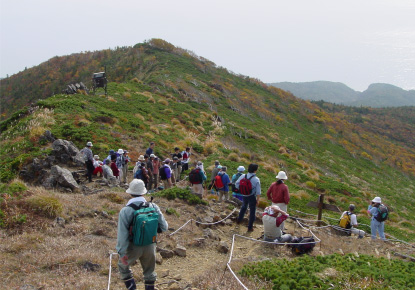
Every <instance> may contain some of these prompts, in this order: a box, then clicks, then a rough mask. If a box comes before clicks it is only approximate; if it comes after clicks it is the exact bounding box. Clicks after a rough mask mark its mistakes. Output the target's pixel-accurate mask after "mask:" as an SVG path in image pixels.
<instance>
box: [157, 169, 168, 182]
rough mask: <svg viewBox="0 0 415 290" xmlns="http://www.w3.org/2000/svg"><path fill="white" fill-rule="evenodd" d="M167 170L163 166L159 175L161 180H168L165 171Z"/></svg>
mask: <svg viewBox="0 0 415 290" xmlns="http://www.w3.org/2000/svg"><path fill="white" fill-rule="evenodd" d="M165 168H166V167H165V166H162V167H160V169H159V175H160V179H161V180H166V179H167V176H166V170H164V169H165Z"/></svg>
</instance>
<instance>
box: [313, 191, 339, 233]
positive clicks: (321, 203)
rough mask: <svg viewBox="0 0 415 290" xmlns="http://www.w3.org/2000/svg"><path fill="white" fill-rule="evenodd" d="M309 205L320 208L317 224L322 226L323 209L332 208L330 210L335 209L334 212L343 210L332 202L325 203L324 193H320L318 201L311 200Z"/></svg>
mask: <svg viewBox="0 0 415 290" xmlns="http://www.w3.org/2000/svg"><path fill="white" fill-rule="evenodd" d="M307 206H309V207H314V208H318V216H317V225H318V226H320V224H321V222H320V221H321V216H322V213H323V209H325V210H330V211H334V212H341V210H340V209H339V208H338V207H337V206H335V205H332V204H327V203H324V194H320V196H319V198H318V202H315V201H310V202H308V203H307Z"/></svg>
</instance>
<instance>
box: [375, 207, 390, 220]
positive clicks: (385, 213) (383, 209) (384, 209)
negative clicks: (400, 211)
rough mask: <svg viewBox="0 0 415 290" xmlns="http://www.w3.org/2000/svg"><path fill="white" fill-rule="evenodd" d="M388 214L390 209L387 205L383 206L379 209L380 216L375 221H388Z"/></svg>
mask: <svg viewBox="0 0 415 290" xmlns="http://www.w3.org/2000/svg"><path fill="white" fill-rule="evenodd" d="M388 214H389V212H388V208H387V207H386V206H385V205H383V204H381V205H380V206H379V207H378V214H377V215H376V216H375V219H376V220H377V221H378V222H384V221H386V220H387V219H388Z"/></svg>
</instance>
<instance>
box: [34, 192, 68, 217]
mask: <svg viewBox="0 0 415 290" xmlns="http://www.w3.org/2000/svg"><path fill="white" fill-rule="evenodd" d="M26 204H27V205H28V207H29V208H30V209H32V210H33V211H35V212H36V213H38V214H40V215H43V216H45V217H51V218H54V217H57V216H59V215H60V214H61V213H62V210H63V206H62V203H61V202H60V201H59V200H58V199H57V198H56V197H53V196H50V195H37V196H33V197H30V198H29V199H27V200H26Z"/></svg>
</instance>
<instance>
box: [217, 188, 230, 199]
mask: <svg viewBox="0 0 415 290" xmlns="http://www.w3.org/2000/svg"><path fill="white" fill-rule="evenodd" d="M222 197H225V200H228V199H229V191H224V190H219V201H222Z"/></svg>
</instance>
